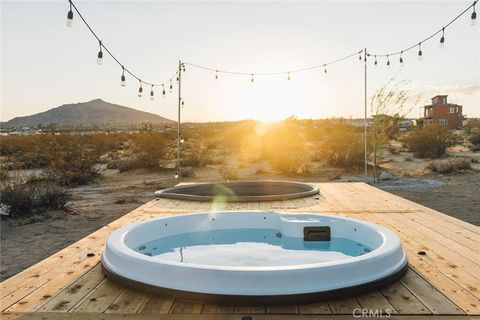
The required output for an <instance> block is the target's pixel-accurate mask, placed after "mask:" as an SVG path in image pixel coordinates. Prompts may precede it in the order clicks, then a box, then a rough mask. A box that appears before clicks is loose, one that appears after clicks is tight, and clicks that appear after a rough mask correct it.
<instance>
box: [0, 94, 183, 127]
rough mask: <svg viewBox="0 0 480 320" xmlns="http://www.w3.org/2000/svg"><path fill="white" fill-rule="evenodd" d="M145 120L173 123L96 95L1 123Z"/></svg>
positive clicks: (30, 124) (129, 122)
mask: <svg viewBox="0 0 480 320" xmlns="http://www.w3.org/2000/svg"><path fill="white" fill-rule="evenodd" d="M146 122H148V123H152V124H163V123H174V121H172V120H169V119H166V118H163V117H160V116H158V115H156V114H153V113H149V112H144V111H139V110H136V109H133V108H129V107H124V106H121V105H118V104H113V103H109V102H106V101H103V100H102V99H95V100H92V101H89V102H81V103H73V104H64V105H62V106H60V107H57V108H53V109H50V110H48V111H45V112H40V113H36V114H33V115H31V116H26V117H16V118H13V119H12V120H10V121H7V122H3V123H2V124H1V126H2V127H3V128H6V127H37V126H38V125H39V124H41V125H43V126H46V125H48V124H51V123H55V124H56V125H57V126H63V127H68V126H85V127H88V126H95V125H110V126H115V125H119V126H125V125H134V124H141V123H146Z"/></svg>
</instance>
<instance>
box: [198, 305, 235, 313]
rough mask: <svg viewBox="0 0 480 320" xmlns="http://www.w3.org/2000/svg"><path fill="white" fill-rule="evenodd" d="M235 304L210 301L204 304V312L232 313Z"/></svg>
mask: <svg viewBox="0 0 480 320" xmlns="http://www.w3.org/2000/svg"><path fill="white" fill-rule="evenodd" d="M233 309H234V306H232V305H222V304H212V303H208V304H205V305H204V306H203V309H202V313H221V314H232V313H233Z"/></svg>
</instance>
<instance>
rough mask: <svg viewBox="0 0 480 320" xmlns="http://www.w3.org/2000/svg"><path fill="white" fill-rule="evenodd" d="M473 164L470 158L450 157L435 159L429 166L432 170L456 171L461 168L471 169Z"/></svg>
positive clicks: (441, 171) (442, 171)
mask: <svg viewBox="0 0 480 320" xmlns="http://www.w3.org/2000/svg"><path fill="white" fill-rule="evenodd" d="M471 167H472V164H471V162H470V160H467V159H465V158H450V159H443V160H435V161H433V162H432V163H431V164H430V165H429V168H430V169H431V170H432V171H435V172H440V173H449V172H456V171H461V170H468V169H471Z"/></svg>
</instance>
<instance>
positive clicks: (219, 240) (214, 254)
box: [134, 229, 371, 267]
mask: <svg viewBox="0 0 480 320" xmlns="http://www.w3.org/2000/svg"><path fill="white" fill-rule="evenodd" d="M134 249H135V251H137V252H139V253H142V254H145V255H147V256H151V257H152V258H162V259H167V260H171V261H175V262H183V263H195V264H202V265H216V266H238V267H271V266H286V265H301V264H311V263H319V262H326V261H332V260H339V259H345V258H349V257H356V256H360V255H362V254H365V253H368V252H370V251H371V248H369V247H367V246H365V245H363V244H361V243H358V242H356V241H352V240H349V239H344V238H331V240H330V241H304V240H303V238H293V237H287V236H284V235H282V234H281V233H280V232H279V231H278V230H273V229H230V230H210V231H205V232H191V233H184V234H178V235H174V236H170V237H165V238H160V239H157V240H153V241H150V242H147V243H144V244H141V245H139V246H137V247H136V248H134Z"/></svg>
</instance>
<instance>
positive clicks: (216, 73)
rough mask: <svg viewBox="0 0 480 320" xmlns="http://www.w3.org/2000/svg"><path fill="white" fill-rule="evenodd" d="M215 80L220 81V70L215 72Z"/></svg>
mask: <svg viewBox="0 0 480 320" xmlns="http://www.w3.org/2000/svg"><path fill="white" fill-rule="evenodd" d="M215 80H218V70H215Z"/></svg>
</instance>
